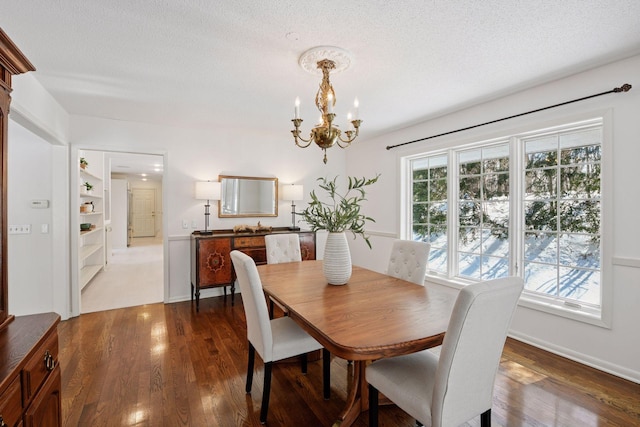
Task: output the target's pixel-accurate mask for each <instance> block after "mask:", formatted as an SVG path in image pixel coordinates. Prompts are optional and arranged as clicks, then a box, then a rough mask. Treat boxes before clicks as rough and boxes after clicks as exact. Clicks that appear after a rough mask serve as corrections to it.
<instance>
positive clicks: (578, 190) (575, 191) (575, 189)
mask: <svg viewBox="0 0 640 427" xmlns="http://www.w3.org/2000/svg"><path fill="white" fill-rule="evenodd" d="M560 183H561V184H560V185H561V189H560V193H561V194H562V197H565V198H569V197H571V198H577V199H592V198H599V197H600V164H597V163H596V164H585V165H582V166H578V167H564V168H562V169H560Z"/></svg>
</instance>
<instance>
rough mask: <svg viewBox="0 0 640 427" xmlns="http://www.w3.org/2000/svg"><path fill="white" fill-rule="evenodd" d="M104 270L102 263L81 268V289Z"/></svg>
mask: <svg viewBox="0 0 640 427" xmlns="http://www.w3.org/2000/svg"><path fill="white" fill-rule="evenodd" d="M100 270H102V264H101V265H85V266H84V267H82V268H81V269H80V289H81V290H82V289H83V288H84V287H85V286H87V283H89V281H90V280H91V279H93V277H94V276H95V275H96V274H98V272H100Z"/></svg>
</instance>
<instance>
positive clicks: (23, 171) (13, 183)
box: [7, 121, 53, 315]
mask: <svg viewBox="0 0 640 427" xmlns="http://www.w3.org/2000/svg"><path fill="white" fill-rule="evenodd" d="M52 158H53V147H52V146H51V145H50V144H49V143H48V142H46V141H44V140H43V139H42V138H40V137H38V136H36V135H34V134H33V133H31V132H29V131H28V130H26V129H25V128H24V127H22V126H20V125H19V124H17V123H15V122H14V121H9V164H8V188H9V195H8V204H7V206H8V223H9V225H10V226H11V225H25V224H28V225H30V226H31V233H30V234H9V235H8V274H9V312H10V313H11V314H14V315H25V314H33V313H42V312H48V311H52V310H53V279H52V276H53V274H52V273H53V264H52V250H53V239H52V230H53V228H52V221H53V216H52V207H51V201H52V200H51V199H52V168H51V159H52ZM32 200H47V201H48V202H49V207H48V208H46V209H33V208H31V206H30V203H31V201H32ZM43 225H44V226H46V227H47V232H46V233H42V226H43Z"/></svg>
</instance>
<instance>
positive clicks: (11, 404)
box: [0, 376, 22, 426]
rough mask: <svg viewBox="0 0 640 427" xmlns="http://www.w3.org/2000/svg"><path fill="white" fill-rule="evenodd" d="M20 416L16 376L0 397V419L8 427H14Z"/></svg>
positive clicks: (18, 384)
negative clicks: (0, 418)
mask: <svg viewBox="0 0 640 427" xmlns="http://www.w3.org/2000/svg"><path fill="white" fill-rule="evenodd" d="M21 416H22V399H21V398H20V379H19V378H18V377H17V376H16V377H15V379H14V380H13V381H12V382H11V384H10V385H9V387H8V388H7V390H6V391H5V392H4V393H2V394H1V395H0V417H2V421H4V423H5V424H6V425H8V426H15V425H17V424H18V421H20V417H21Z"/></svg>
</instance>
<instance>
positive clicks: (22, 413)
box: [0, 313, 62, 427]
mask: <svg viewBox="0 0 640 427" xmlns="http://www.w3.org/2000/svg"><path fill="white" fill-rule="evenodd" d="M59 322H60V316H58V315H57V314H56V313H44V314H33V315H30V316H19V317H16V318H15V319H14V320H13V321H12V322H11V323H9V324H8V325H7V326H6V327H5V328H4V329H2V330H1V331H0V419H1V420H2V422H4V423H5V424H6V425H7V426H9V427H16V426H24V427H59V426H62V413H61V407H62V406H61V396H60V393H61V385H60V384H61V383H60V366H59V365H58V331H57V326H58V323H59ZM0 425H2V424H1V423H0Z"/></svg>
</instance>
